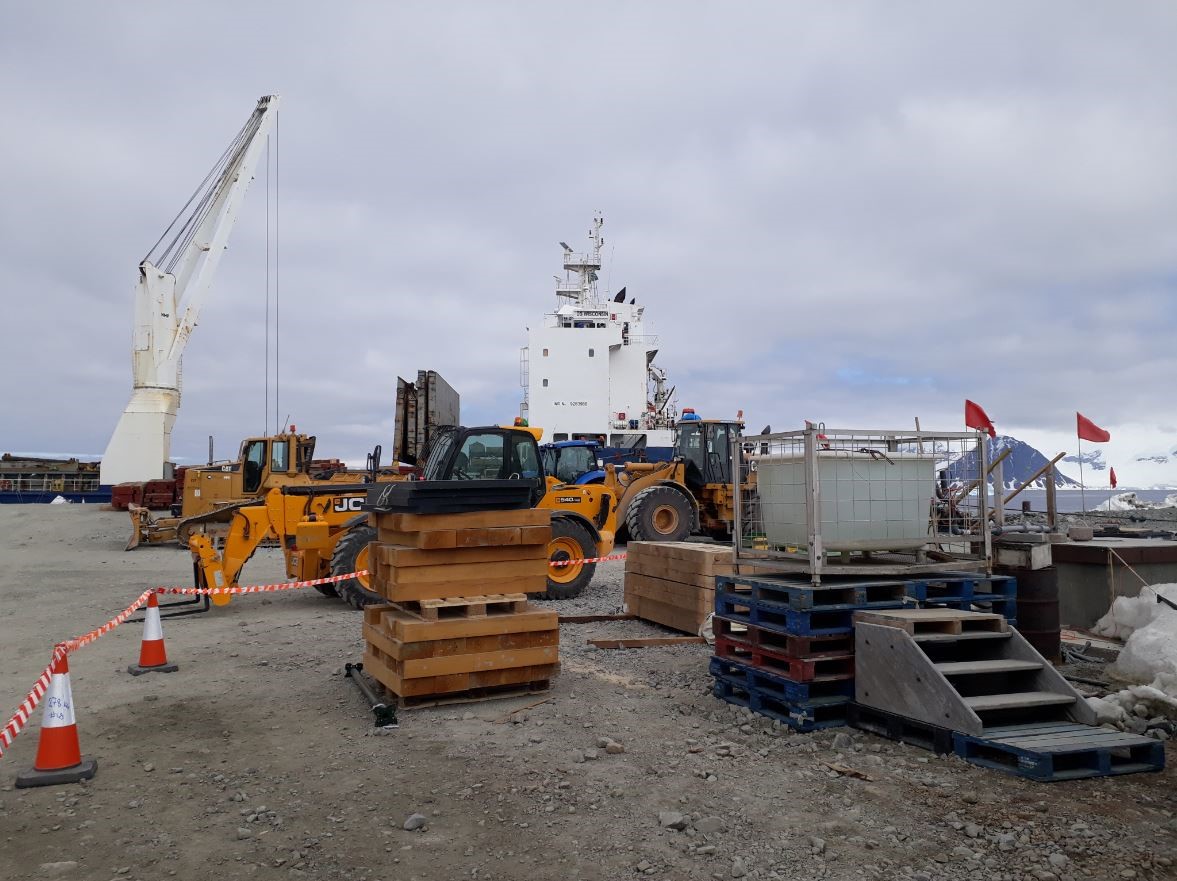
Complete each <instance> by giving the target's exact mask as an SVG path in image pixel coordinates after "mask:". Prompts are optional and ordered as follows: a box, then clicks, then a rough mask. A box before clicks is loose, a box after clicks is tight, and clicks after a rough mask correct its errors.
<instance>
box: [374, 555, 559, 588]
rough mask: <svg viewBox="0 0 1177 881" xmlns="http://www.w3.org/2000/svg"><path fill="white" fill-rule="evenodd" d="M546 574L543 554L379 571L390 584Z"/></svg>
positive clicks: (391, 567) (401, 567)
mask: <svg viewBox="0 0 1177 881" xmlns="http://www.w3.org/2000/svg"><path fill="white" fill-rule="evenodd" d="M381 565H386V564H381ZM547 574H548V560H547V558H546V557H539V558H535V559H531V560H500V561H498V562H489V563H442V564H441V565H434V566H395V565H388V566H387V571H384V572H381V577H382V578H383V579H384V581H385V583H386V584H389V585H394V584H395V585H400V584H405V585H408V584H438V583H440V582H466V581H479V580H483V581H486V580H499V579H503V578H517V577H527V576H542V577H545V578H546V577H547Z"/></svg>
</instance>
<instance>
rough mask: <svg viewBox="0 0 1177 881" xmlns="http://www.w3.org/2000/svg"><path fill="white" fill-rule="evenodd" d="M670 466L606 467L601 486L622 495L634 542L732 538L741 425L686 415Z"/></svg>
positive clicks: (622, 513)
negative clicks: (698, 535)
mask: <svg viewBox="0 0 1177 881" xmlns="http://www.w3.org/2000/svg"><path fill="white" fill-rule="evenodd" d="M684 415H686V416H687V417H688V418H684V419H682V420H680V421H679V423H678V426H677V434H676V437H675V444H674V455H673V458H671V460H670V461H668V462H631V463H629V464H627V465H625V466H624V467H621V468H618V467H616V466H614V465H607V466H606V467H605V475H604V479H603V481H602V483H601V484H600V485H602V486H604V487H605V488H606V489H608V490H610V491H611V492H612V493H613V494H614V495H616V496H617V519H618V521H619V522H620V523H622V524H623V525H624V526H625V531H626V533H627V534H628V538H629V540H630V541H682V540H683V539H685V538H686V537H687V536H689V535H692V534H695V533H700V532H701V533H704V534H706V535H710V536H712V537H714V538H717V539H721V540H722V539H727V538H729V537H730V536H731V530H732V523H733V521H734V519H735V514H734V508H733V505H734V501H733V498H732V453H731V444H732V442H733V441H734V439H735V437H736V436H737V434H738V433H739V431H740V428H741V427H742V424H743V423H741V422H738V421H730V422H728V421H723V420H719V419H697V418H694V419H692V418H689V417H690V416H693V413H692V412H691V411H689V410H688V411H684Z"/></svg>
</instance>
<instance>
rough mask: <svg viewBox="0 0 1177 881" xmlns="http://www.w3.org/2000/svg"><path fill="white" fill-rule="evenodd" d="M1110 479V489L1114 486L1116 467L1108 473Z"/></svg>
mask: <svg viewBox="0 0 1177 881" xmlns="http://www.w3.org/2000/svg"><path fill="white" fill-rule="evenodd" d="M1108 476H1109V477H1111V479H1112V489H1115V488H1116V469H1115V468H1113V469H1111V474H1109V475H1108Z"/></svg>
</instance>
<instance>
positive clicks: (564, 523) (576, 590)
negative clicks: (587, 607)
mask: <svg viewBox="0 0 1177 881" xmlns="http://www.w3.org/2000/svg"><path fill="white" fill-rule="evenodd" d="M596 555H597V543H596V542H595V541H593V537H592V535H591V534H590V533H589V531H588V529H586V528H585V527H584V526H583V525H582V524H580V523H577V522H576V521H575V520H572V519H570V518H568V517H553V518H552V539H551V541H549V542H548V559H549V560H550V561H551V562H553V563H557V562H561V561H563V560H586V559H590V558H592V557H595V556H596ZM596 570H597V564H596V563H573V564H572V565H571V566H548V590H547V592H546V593H541V594H538V595H536V598H537V599H541V600H570V599H572V598H573V597H578V596H580V595H581V593H582V592H583V591H584V589H585V588H586V587H588V584H589V582H590V581H592V580H593V573H594V572H595V571H596Z"/></svg>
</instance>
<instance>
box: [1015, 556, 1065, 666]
mask: <svg viewBox="0 0 1177 881" xmlns="http://www.w3.org/2000/svg"><path fill="white" fill-rule="evenodd" d="M1006 574H1009V575H1013V576H1014V577H1015V578H1017V580H1018V632H1019V633H1020V634H1022V636H1024V637H1026V640H1027V641H1028V642H1029V643H1030V645H1032V646H1034V648H1036V649H1037V650H1038V652H1039V654H1041V655H1042V656H1043V657H1044V658H1046V659H1047V660H1048V661H1053V662H1054V663H1056V664H1057V663H1058V662H1059V660H1060V653H1059V644H1060V638H1059V631H1060V629H1061V627H1060V623H1059V610H1058V570H1057V569H1056V568H1055V567H1054V566H1050V567H1048V568H1046V569H1010V570H1007V572H1006Z"/></svg>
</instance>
